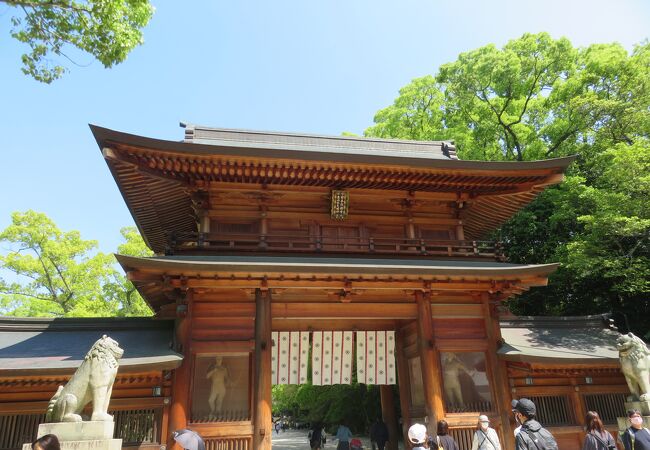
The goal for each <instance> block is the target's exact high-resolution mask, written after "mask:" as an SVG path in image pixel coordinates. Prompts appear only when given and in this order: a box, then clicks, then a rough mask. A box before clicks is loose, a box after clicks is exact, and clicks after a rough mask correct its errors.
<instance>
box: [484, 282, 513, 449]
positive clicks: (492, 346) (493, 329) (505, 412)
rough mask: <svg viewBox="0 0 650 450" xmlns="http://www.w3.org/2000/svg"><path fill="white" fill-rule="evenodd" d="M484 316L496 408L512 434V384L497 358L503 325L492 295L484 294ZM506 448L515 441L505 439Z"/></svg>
mask: <svg viewBox="0 0 650 450" xmlns="http://www.w3.org/2000/svg"><path fill="white" fill-rule="evenodd" d="M482 297H483V305H482V306H483V316H484V317H485V331H486V334H487V345H488V348H487V351H486V352H485V355H486V358H487V363H488V365H489V367H491V368H492V370H491V371H490V372H491V373H492V382H491V384H492V385H493V386H494V387H493V388H492V392H493V394H494V402H495V409H496V410H497V411H498V412H499V418H500V419H501V430H502V433H503V436H512V431H513V430H512V427H511V425H510V409H511V407H510V401H511V395H510V385H509V383H508V374H507V368H506V362H505V361H503V360H500V359H498V358H497V351H498V350H499V347H500V345H501V344H500V342H501V326H500V325H499V315H498V312H497V309H496V306H497V304H496V303H491V302H490V296H489V295H488V294H484V295H483V296H482ZM503 446H504V450H514V449H515V446H514V441H513V440H512V439H505V442H504V443H503Z"/></svg>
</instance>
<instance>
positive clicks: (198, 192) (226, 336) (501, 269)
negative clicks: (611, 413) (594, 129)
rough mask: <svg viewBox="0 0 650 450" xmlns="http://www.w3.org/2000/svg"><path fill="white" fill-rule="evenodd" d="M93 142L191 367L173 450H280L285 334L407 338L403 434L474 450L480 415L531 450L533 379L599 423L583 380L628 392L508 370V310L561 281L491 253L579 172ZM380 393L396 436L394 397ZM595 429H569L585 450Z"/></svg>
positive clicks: (294, 144) (343, 145) (152, 295)
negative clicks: (275, 443) (523, 420)
mask: <svg viewBox="0 0 650 450" xmlns="http://www.w3.org/2000/svg"><path fill="white" fill-rule="evenodd" d="M92 129H93V133H94V134H95V137H96V139H97V142H98V144H99V146H100V149H101V150H102V154H103V156H104V158H105V159H106V161H107V164H108V166H109V168H110V170H111V172H112V174H113V176H114V177H115V180H116V182H117V184H118V186H119V187H120V190H121V192H122V195H123V196H124V199H125V201H126V203H127V205H128V207H129V209H130V211H131V213H132V215H133V217H134V220H135V222H136V224H137V225H138V227H139V229H140V231H141V233H142V235H143V237H144V239H145V241H146V242H147V244H148V245H149V247H150V248H151V249H152V250H153V251H154V252H155V253H156V256H154V257H151V258H136V257H129V256H124V255H118V256H117V258H118V261H119V262H120V264H121V265H122V267H123V268H124V270H125V271H126V273H127V276H128V278H129V280H131V281H132V282H133V283H134V284H135V286H136V287H137V289H138V290H139V292H140V293H141V294H142V295H143V297H144V298H145V299H146V300H147V302H148V303H149V305H150V306H151V307H152V309H153V311H154V312H155V319H154V320H155V321H165V320H167V321H174V326H173V332H174V339H173V341H174V348H173V350H174V351H175V352H177V353H178V354H180V355H183V360H182V363H181V364H180V367H177V368H175V369H173V370H171V371H169V372H161V376H163V377H166V378H165V380H166V381H165V383H166V384H165V389H166V391H165V392H166V393H165V399H166V400H167V401H168V402H167V404H166V405H165V410H164V415H163V416H162V418H161V421H162V423H163V425H162V426H161V427H159V428H160V429H161V430H162V432H161V433H159V436H160V437H159V444H160V445H166V446H167V448H172V447H175V444H174V443H173V440H172V439H171V438H170V433H171V432H172V431H173V430H176V429H180V428H186V427H187V428H191V429H193V430H196V431H198V432H199V433H201V435H202V436H204V438H205V439H206V443H207V448H208V449H209V450H221V449H223V450H248V449H256V450H258V449H259V450H262V449H269V448H270V447H271V384H272V381H271V374H272V368H271V358H272V356H271V353H272V348H273V342H272V338H271V335H272V333H273V332H285V331H303V332H304V331H312V332H313V331H347V332H350V331H353V332H354V331H356V332H361V331H392V332H395V338H396V344H395V358H396V365H397V379H398V383H397V384H398V387H399V402H400V410H401V412H402V417H401V424H402V430H401V432H402V433H405V432H406V430H407V428H408V426H409V425H410V424H411V423H414V422H416V421H419V422H425V423H427V426H428V427H429V429H430V431H431V432H435V424H436V421H437V420H440V419H445V420H447V421H448V423H449V426H450V428H451V430H452V434H454V436H455V437H456V438H457V440H458V441H459V444H460V445H461V449H463V450H468V449H469V446H470V445H471V436H472V433H473V428H474V426H475V424H476V419H477V416H478V414H479V413H485V414H488V415H489V416H490V417H491V418H492V421H493V425H494V426H495V428H497V430H498V431H499V433H500V435H501V438H502V442H503V443H504V447H505V448H506V449H512V448H513V446H514V445H513V439H511V438H509V437H510V436H512V423H511V413H510V401H511V399H512V398H513V397H518V396H520V394H523V393H525V394H527V395H533V394H536V393H537V394H542V396H543V395H544V394H546V390H547V387H543V386H541V385H540V386H538V385H532V386H531V385H530V384H526V386H527V387H523V386H520V384H519V383H520V381H521V380H522V379H523V380H528V378H530V377H531V374H534V377H535V379H537V380H541V379H548V380H550V379H551V378H549V377H548V374H547V373H543V370H546V369H548V370H550V371H553V370H555V371H556V372H554V373H555V374H557V375H558V376H556V377H554V378H553V381H549V382H548V383H547V384H546V386H549V385H562V390H563V391H562V392H568V390H570V389H573V392H572V393H571V397H570V399H571V402H574V403H572V405H573V406H574V407H576V408H578V409H579V410H580V411H582V410H584V408H585V407H584V405H585V402H584V400H583V399H582V397H580V396H579V395H578V394H577V393H578V390H579V389H576V388H577V387H578V385H579V384H580V383H579V382H578V378H579V376H585V375H589V374H591V375H593V377H595V378H597V377H598V376H599V375H597V374H596V372H597V371H598V370H600V371H601V372H598V373H599V374H600V373H603V374H606V375H607V377H608V378H607V380H606V381H603V385H605V388H597V386H595V385H594V386H593V393H594V394H596V393H599V394H603V395H605V394H606V395H611V393H614V394H616V392H618V391H617V389H618V390H619V391H620V390H621V389H623V388H622V387H621V386H622V384H623V383H622V378H621V377H620V374H619V373H618V372H617V369H615V365H614V364H613V363H612V362H611V361H607V362H602V361H600V362H598V361H597V362H596V363H594V362H589V363H585V364H578V365H575V364H573V365H572V364H571V363H568V362H567V361H566V360H565V361H560V360H558V361H555V363H553V360H552V358H551V364H550V365H548V364H546V365H545V364H541V365H535V364H532V365H531V363H530V362H528V360H526V359H525V356H526V355H523V356H521V358H523V359H522V360H521V361H519V362H511V361H509V360H508V358H509V357H510V356H508V355H506V356H505V357H502V355H500V354H499V353H500V352H502V351H503V346H504V337H503V335H502V326H501V324H500V319H502V317H500V314H501V313H502V311H501V309H500V305H501V303H502V302H503V301H504V300H506V299H508V298H511V297H512V296H515V295H517V294H519V293H521V292H523V291H525V290H527V289H530V288H531V287H535V286H544V285H545V284H546V283H547V277H548V275H549V274H550V273H551V272H552V271H553V270H555V268H556V265H553V264H546V265H519V264H508V263H505V262H504V258H503V254H502V252H501V249H500V247H499V245H498V244H496V243H492V242H488V241H484V240H482V239H484V236H485V235H486V234H487V233H489V232H490V231H491V230H493V229H495V228H496V227H498V226H499V225H500V224H501V223H503V222H504V221H505V220H507V219H508V218H509V217H511V216H512V215H513V214H514V213H516V212H517V211H518V210H519V209H520V208H522V207H523V206H525V205H526V204H527V203H529V202H530V201H532V199H534V198H535V196H536V195H537V194H538V193H539V192H541V191H542V190H543V189H544V188H545V187H546V186H548V185H550V184H554V183H558V182H560V181H561V179H562V176H563V175H562V173H563V171H564V170H565V169H566V167H567V165H568V164H569V163H570V162H571V158H564V159H558V160H550V161H536V162H522V163H504V162H476V161H460V160H458V159H457V158H456V157H455V151H454V148H453V145H451V144H450V143H448V142H409V141H395V140H380V139H362V138H347V137H345V138H343V137H321V136H308V135H289V134H277V133H259V132H243V131H233V130H220V129H210V128H202V127H193V126H188V127H186V136H185V138H186V139H185V141H184V142H171V141H162V140H156V139H149V138H143V137H140V136H133V135H128V134H124V133H118V132H115V131H111V130H106V129H103V128H98V127H92ZM517 357H518V358H519V356H517ZM594 368H596V369H594ZM562 370H564V371H565V372H562ZM594 370H596V372H594ZM590 371H591V372H590ZM607 371H609V372H607ZM571 374H572V375H571ZM576 374H579V375H576ZM1 375H2V374H1V370H0V377H1ZM524 382H525V383H527V381H524ZM553 383H554V384H553ZM571 383H573V384H571ZM596 384H597V383H596ZM612 387H613V389H612ZM535 388H537V389H538V390H535ZM539 389H541V390H539ZM614 391H615V392H614ZM380 392H381V404H382V414H383V416H384V418H385V420H386V422H387V423H388V424H389V425H390V424H396V423H397V418H396V417H395V410H396V405H395V399H394V398H393V395H392V392H393V391H392V389H391V387H390V386H388V385H383V386H381V387H380ZM574 393H576V394H574ZM1 395H2V394H1V393H0V400H2V398H1ZM610 400H611V399H610V398H609V397H608V398H601V399H599V400H597V401H599V402H601V404H605V403H607V402H608V401H610ZM575 402H577V403H575ZM540 405H542V406H543V407H544V408H546V409H548V410H549V411H550V412H553V411H556V410H557V409H558V408H556V407H554V406H553V404H552V402H550V403H549V402H545V401H544V400H543V399H542V400H541V401H540ZM558 405H559V404H558ZM560 406H562V405H560ZM565 406H566V405H565ZM0 407H1V403H0ZM560 409H561V408H560ZM0 411H1V410H0ZM577 420H578V415H575V416H572V417H571V420H570V422H571V425H570V426H569V424H568V423H567V424H561V426H564V427H565V429H564V430H563V431H564V432H565V433H566V435H567V436H569V437H568V438H566V440H565V443H566V444H567V445H566V446H567V448H577V446H578V445H579V442H580V440H579V439H580V438H579V435H580V432H579V429H578V428H577V423H578V422H577ZM0 423H1V422H0ZM560 431H562V430H560ZM392 433H393V435H394V434H395V430H392ZM563 448H564V447H563Z"/></svg>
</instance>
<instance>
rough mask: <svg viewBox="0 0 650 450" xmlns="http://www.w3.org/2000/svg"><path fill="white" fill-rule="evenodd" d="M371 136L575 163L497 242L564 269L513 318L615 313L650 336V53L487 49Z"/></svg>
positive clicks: (465, 155)
mask: <svg viewBox="0 0 650 450" xmlns="http://www.w3.org/2000/svg"><path fill="white" fill-rule="evenodd" d="M365 135H366V136H377V137H396V138H407V139H416V140H437V139H452V138H453V139H454V140H455V142H456V147H457V150H458V154H459V157H460V158H462V159H478V160H520V161H522V160H534V159H545V158H552V157H560V156H566V155H572V154H577V155H578V159H577V161H576V163H575V164H573V165H572V167H571V168H570V169H569V171H568V173H567V178H566V181H565V182H564V183H563V184H562V185H560V186H557V187H553V188H550V189H547V190H546V191H545V192H544V193H543V194H542V195H540V196H539V197H538V198H537V199H536V200H535V201H534V202H533V203H532V204H531V205H529V207H527V208H526V209H524V210H523V211H521V212H520V213H519V214H517V215H516V216H515V217H513V219H512V220H511V221H509V222H508V223H506V224H505V225H504V226H503V227H502V228H501V229H500V230H499V231H498V232H497V233H496V237H498V238H499V239H501V240H502V241H503V242H504V245H505V248H506V251H507V253H508V256H509V259H510V261H512V262H520V263H545V262H555V261H559V262H561V263H562V266H561V267H560V269H559V270H558V271H557V272H556V273H555V274H553V275H552V276H551V278H550V283H549V287H548V288H546V289H539V290H532V291H530V292H528V293H526V294H524V295H522V296H520V297H519V298H518V299H515V301H514V302H512V304H511V307H512V309H513V310H514V311H515V312H517V313H520V314H592V313H601V312H606V311H614V312H617V313H621V314H620V315H619V317H618V318H620V319H621V320H620V325H622V326H623V328H626V326H627V322H629V324H630V327H631V328H632V329H633V330H634V331H636V332H638V333H640V334H642V335H643V334H645V333H647V332H648V329H650V321H649V319H648V317H649V315H648V313H649V312H650V309H649V306H648V303H649V302H650V286H649V285H648V279H649V277H648V275H650V261H649V254H648V236H649V234H650V228H649V224H648V220H650V215H649V211H648V206H647V204H648V201H647V198H648V178H647V177H648V175H647V174H648V169H649V167H648V152H649V151H650V44H648V43H647V42H645V43H642V44H640V45H637V46H636V48H635V49H634V50H633V51H632V52H631V53H629V52H627V51H626V50H625V49H624V48H623V47H621V46H620V45H619V44H594V45H591V46H589V47H586V48H575V47H573V46H572V45H571V43H570V42H569V41H568V40H567V39H565V38H562V39H553V38H551V37H550V36H549V35H548V34H546V33H539V34H525V35H523V36H522V37H521V38H519V39H514V40H512V41H510V42H508V43H507V44H506V45H504V46H503V47H502V48H497V47H496V46H495V45H492V44H490V45H486V46H484V47H481V48H478V49H475V50H472V51H469V52H466V53H463V54H461V55H459V56H458V59H457V60H456V61H453V62H451V63H448V64H445V65H443V66H441V67H440V70H439V72H438V73H437V74H436V76H425V77H422V78H418V79H416V80H413V82H412V83H410V84H409V85H407V86H405V87H404V88H402V89H401V90H400V94H399V96H398V98H397V99H396V100H395V102H394V103H393V104H392V105H390V106H388V107H387V108H384V109H382V110H380V111H379V112H378V113H377V114H376V115H375V125H373V126H371V127H369V128H368V129H367V130H366V131H365ZM624 316H627V318H628V320H624Z"/></svg>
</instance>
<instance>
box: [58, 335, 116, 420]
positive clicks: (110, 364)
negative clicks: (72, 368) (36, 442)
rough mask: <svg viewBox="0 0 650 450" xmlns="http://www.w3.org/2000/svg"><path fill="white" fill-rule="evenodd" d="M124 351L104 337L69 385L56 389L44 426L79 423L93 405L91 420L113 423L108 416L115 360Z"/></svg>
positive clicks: (89, 353) (86, 357)
mask: <svg viewBox="0 0 650 450" xmlns="http://www.w3.org/2000/svg"><path fill="white" fill-rule="evenodd" d="M123 354H124V350H122V349H121V348H120V345H119V344H118V343H117V341H114V340H113V339H111V338H110V337H108V336H106V335H104V336H102V338H101V339H99V340H98V341H97V342H95V344H94V345H93V346H92V348H91V349H90V351H89V352H88V353H87V354H86V356H85V358H84V360H83V362H82V363H81V365H80V366H79V368H78V369H77V371H76V372H75V373H74V375H72V378H70V381H68V383H67V384H66V385H65V386H59V389H58V390H57V391H56V394H54V397H52V399H51V400H50V403H49V405H48V407H47V415H46V421H47V422H81V421H82V419H81V415H80V414H81V412H82V411H83V409H84V408H85V407H86V405H87V404H88V403H90V402H91V401H92V403H93V413H92V416H91V418H90V420H97V421H104V422H112V421H113V416H111V415H110V414H108V412H107V411H108V402H109V401H110V399H111V391H112V390H113V382H114V381H115V375H117V367H118V365H119V364H118V362H117V361H118V359H120V358H121V357H122V355H123Z"/></svg>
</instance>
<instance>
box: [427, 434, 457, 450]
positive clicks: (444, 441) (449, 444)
mask: <svg viewBox="0 0 650 450" xmlns="http://www.w3.org/2000/svg"><path fill="white" fill-rule="evenodd" d="M438 440H440V447H442V448H443V449H444V450H458V444H457V443H456V441H455V440H454V438H453V437H451V436H450V435H448V434H445V435H443V436H438V438H437V439H436V438H435V437H433V438H432V445H429V448H430V449H434V450H435V449H437V448H438Z"/></svg>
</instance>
